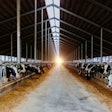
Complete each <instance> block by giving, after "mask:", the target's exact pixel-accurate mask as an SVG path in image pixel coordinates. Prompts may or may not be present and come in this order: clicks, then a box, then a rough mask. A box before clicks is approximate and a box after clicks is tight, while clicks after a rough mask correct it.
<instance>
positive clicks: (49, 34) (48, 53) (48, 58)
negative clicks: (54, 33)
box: [47, 29, 50, 61]
mask: <svg viewBox="0 0 112 112" xmlns="http://www.w3.org/2000/svg"><path fill="white" fill-rule="evenodd" d="M49 32H50V29H48V56H47V57H48V61H49V52H50V34H49Z"/></svg>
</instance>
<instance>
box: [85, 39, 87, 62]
mask: <svg viewBox="0 0 112 112" xmlns="http://www.w3.org/2000/svg"><path fill="white" fill-rule="evenodd" d="M85 62H87V40H86V41H85Z"/></svg>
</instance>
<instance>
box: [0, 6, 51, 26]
mask: <svg viewBox="0 0 112 112" xmlns="http://www.w3.org/2000/svg"><path fill="white" fill-rule="evenodd" d="M51 6H53V4H49V5H46V6H43V7H41V8H38V9H37V10H36V11H41V10H42V9H46V8H48V7H51ZM34 12H35V10H32V11H29V12H25V13H23V14H21V15H20V17H23V16H26V15H29V14H32V13H34ZM16 18H17V16H15V17H12V18H9V19H5V20H3V21H0V24H2V23H5V22H9V21H12V20H14V19H16Z"/></svg>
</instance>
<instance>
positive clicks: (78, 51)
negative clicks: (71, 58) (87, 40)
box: [78, 46, 80, 60]
mask: <svg viewBox="0 0 112 112" xmlns="http://www.w3.org/2000/svg"><path fill="white" fill-rule="evenodd" d="M78 60H80V46H78Z"/></svg>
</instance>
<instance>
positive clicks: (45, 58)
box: [45, 21, 47, 61]
mask: <svg viewBox="0 0 112 112" xmlns="http://www.w3.org/2000/svg"><path fill="white" fill-rule="evenodd" d="M45 61H47V21H46V22H45Z"/></svg>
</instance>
